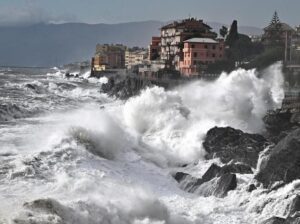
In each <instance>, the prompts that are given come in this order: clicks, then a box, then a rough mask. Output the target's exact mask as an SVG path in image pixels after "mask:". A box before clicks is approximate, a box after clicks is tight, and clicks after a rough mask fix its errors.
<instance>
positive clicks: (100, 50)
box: [92, 44, 126, 71]
mask: <svg viewBox="0 0 300 224" xmlns="http://www.w3.org/2000/svg"><path fill="white" fill-rule="evenodd" d="M125 50H126V46H124V45H121V44H116V45H114V44H111V45H110V44H97V46H96V53H95V56H94V57H93V58H92V70H93V71H103V70H106V69H108V68H110V69H120V68H124V67H125Z"/></svg>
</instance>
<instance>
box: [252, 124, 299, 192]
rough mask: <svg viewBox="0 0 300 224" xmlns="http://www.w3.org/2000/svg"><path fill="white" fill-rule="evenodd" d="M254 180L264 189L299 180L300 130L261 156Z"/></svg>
mask: <svg viewBox="0 0 300 224" xmlns="http://www.w3.org/2000/svg"><path fill="white" fill-rule="evenodd" d="M260 160H261V161H260V164H259V167H258V172H257V174H256V176H255V178H256V179H257V180H258V181H259V182H261V183H262V184H263V186H264V187H270V186H272V185H273V184H275V182H278V181H280V182H283V183H285V184H286V183H290V182H291V181H293V180H296V179H299V178H300V128H298V129H297V130H295V131H293V132H292V133H290V134H289V135H288V136H286V137H285V138H284V139H282V140H281V141H280V142H279V143H278V144H277V145H276V146H275V147H274V148H270V149H269V150H267V151H265V152H264V153H263V154H262V155H261V159H260Z"/></svg>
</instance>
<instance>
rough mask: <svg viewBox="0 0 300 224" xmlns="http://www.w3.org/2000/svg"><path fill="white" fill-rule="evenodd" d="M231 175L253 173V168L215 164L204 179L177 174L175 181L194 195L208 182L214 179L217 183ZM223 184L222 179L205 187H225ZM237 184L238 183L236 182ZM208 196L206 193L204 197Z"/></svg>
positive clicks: (240, 165)
mask: <svg viewBox="0 0 300 224" xmlns="http://www.w3.org/2000/svg"><path fill="white" fill-rule="evenodd" d="M231 173H252V170H251V167H249V166H247V165H244V164H228V165H225V166H223V167H220V166H218V165H216V164H214V163H213V164H212V165H211V166H210V167H209V168H208V170H207V171H206V172H205V173H204V175H203V176H202V178H196V177H193V176H192V175H190V174H187V173H183V172H177V173H176V174H175V175H174V179H175V180H176V181H177V182H178V183H179V187H180V188H181V189H183V190H185V191H187V192H190V193H194V192H195V191H198V189H199V187H200V185H202V184H204V183H206V182H209V181H211V180H213V179H214V178H215V179H216V180H215V181H217V179H218V178H220V177H223V176H225V175H226V174H231ZM223 178H224V177H223ZM223 182H224V180H223V179H221V183H215V182H213V183H209V184H207V185H205V187H204V188H206V187H207V186H210V185H211V186H218V184H221V185H223V184H224V183H223ZM235 182H236V180H235ZM225 185H226V184H225ZM235 187H236V186H235ZM235 187H234V188H235ZM220 188H221V187H220V186H218V189H220ZM212 190H213V189H212ZM215 190H216V189H215ZM205 192H208V190H205ZM216 192H217V190H216ZM206 194H207V195H208V194H209V193H204V196H205V195H206ZM214 195H215V196H217V195H219V194H218V193H216V194H214Z"/></svg>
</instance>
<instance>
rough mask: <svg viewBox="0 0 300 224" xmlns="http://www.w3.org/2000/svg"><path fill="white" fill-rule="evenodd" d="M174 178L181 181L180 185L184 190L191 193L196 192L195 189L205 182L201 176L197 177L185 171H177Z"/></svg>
mask: <svg viewBox="0 0 300 224" xmlns="http://www.w3.org/2000/svg"><path fill="white" fill-rule="evenodd" d="M174 178H175V180H176V181H177V182H178V183H179V187H180V188H181V189H182V190H184V191H187V192H190V193H194V192H195V190H196V189H197V188H198V187H199V186H200V185H201V184H203V182H204V181H203V180H202V179H201V178H196V177H193V176H192V175H190V174H187V173H183V172H177V173H176V174H175V176H174Z"/></svg>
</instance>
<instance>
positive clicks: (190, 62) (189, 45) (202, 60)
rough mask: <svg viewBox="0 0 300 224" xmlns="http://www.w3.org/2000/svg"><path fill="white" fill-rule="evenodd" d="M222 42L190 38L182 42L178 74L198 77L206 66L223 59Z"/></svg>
mask: <svg viewBox="0 0 300 224" xmlns="http://www.w3.org/2000/svg"><path fill="white" fill-rule="evenodd" d="M224 48H225V46H224V41H223V40H220V41H216V40H213V39H210V38H192V39H189V40H186V41H184V48H183V60H182V61H180V66H179V69H180V72H181V73H182V75H184V76H193V75H199V74H200V73H201V72H203V70H205V68H207V65H208V64H211V63H214V62H216V61H218V60H223V59H224V50H225V49H224Z"/></svg>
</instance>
